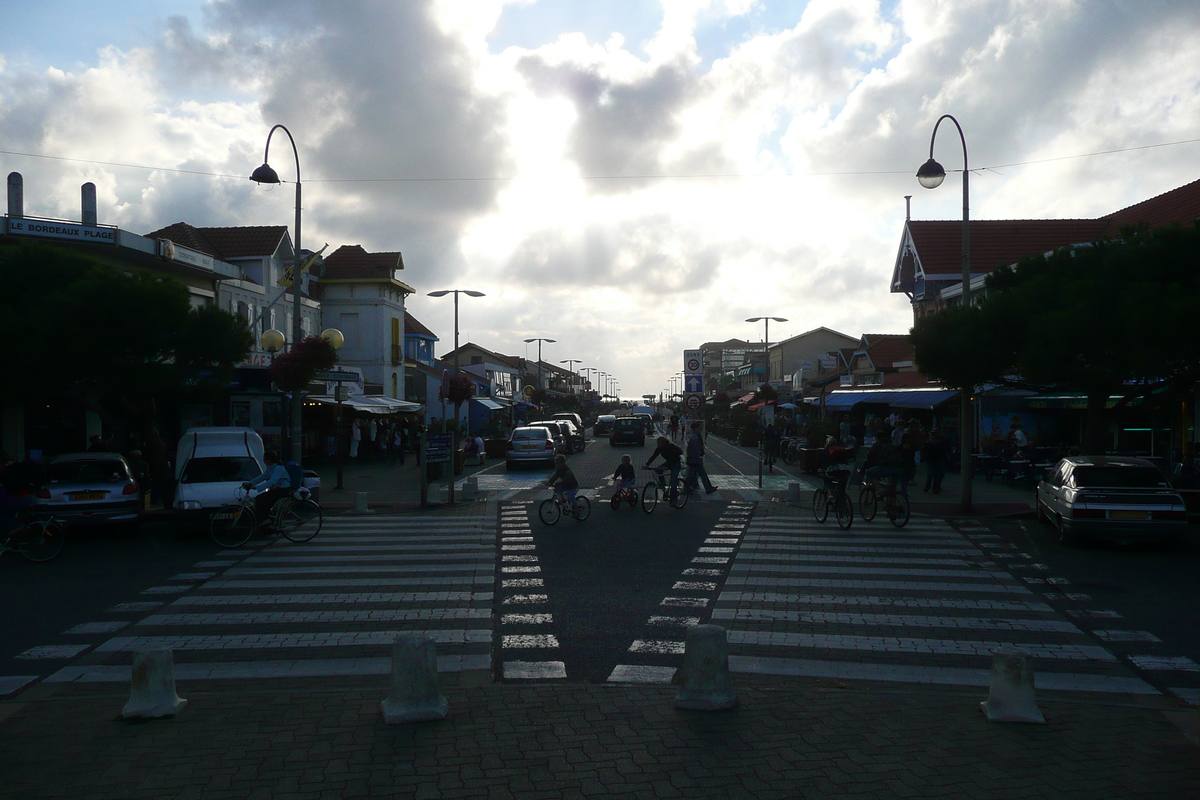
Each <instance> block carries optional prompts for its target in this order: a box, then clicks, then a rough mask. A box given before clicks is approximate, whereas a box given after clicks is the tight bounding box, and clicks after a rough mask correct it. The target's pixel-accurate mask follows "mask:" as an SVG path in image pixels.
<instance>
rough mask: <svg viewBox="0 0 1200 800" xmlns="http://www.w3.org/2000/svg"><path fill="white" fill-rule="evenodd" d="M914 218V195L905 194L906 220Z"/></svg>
mask: <svg viewBox="0 0 1200 800" xmlns="http://www.w3.org/2000/svg"><path fill="white" fill-rule="evenodd" d="M911 219H912V195H911V194H906V195H904V221H905V222H908V221H909V220H911Z"/></svg>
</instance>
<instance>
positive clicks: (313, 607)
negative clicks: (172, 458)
mask: <svg viewBox="0 0 1200 800" xmlns="http://www.w3.org/2000/svg"><path fill="white" fill-rule="evenodd" d="M226 554H227V555H233V554H236V555H240V556H242V558H241V559H238V560H231V561H230V562H228V568H227V569H225V570H224V571H223V572H217V573H214V574H209V575H206V576H203V577H200V576H196V578H195V580H196V582H195V583H192V584H191V585H189V586H186V587H181V591H180V593H181V594H183V596H181V597H178V598H173V599H169V600H168V601H167V602H165V604H162V605H158V604H156V605H157V607H156V608H153V611H152V613H150V614H149V615H148V616H145V617H144V618H142V619H141V620H138V621H137V622H136V624H134V625H133V626H132V627H128V628H125V629H124V630H122V634H124V635H120V636H112V637H111V638H109V639H108V640H107V641H104V642H103V643H102V644H100V645H99V646H98V647H97V648H96V650H95V653H96V654H98V655H100V656H103V663H101V664H89V665H73V666H71V667H68V668H66V669H63V670H60V671H59V672H57V673H55V674H54V675H51V676H50V677H49V678H48V679H47V680H48V681H50V682H61V681H83V682H87V681H113V680H128V679H129V674H130V664H131V662H132V657H133V653H134V652H135V651H138V650H144V649H148V648H160V647H169V648H171V649H172V651H173V652H174V659H175V665H176V674H177V676H179V677H180V678H182V679H230V678H232V679H237V678H256V677H257V678H263V677H286V676H303V677H310V678H311V677H336V676H346V675H379V674H387V672H388V671H389V667H388V663H389V658H390V648H391V644H392V642H393V640H394V639H395V637H396V636H397V635H399V634H405V633H415V634H421V635H426V636H430V637H431V638H433V639H434V641H435V642H437V648H438V668H439V670H440V671H443V672H457V671H464V670H487V671H490V670H491V649H492V639H493V633H492V631H493V611H492V608H493V604H494V600H495V596H494V592H495V581H496V561H497V559H496V556H497V552H496V518H495V517H494V516H485V515H482V514H480V515H475V516H469V517H411V516H382V515H380V516H370V517H340V516H331V517H327V518H326V520H325V526H324V527H323V528H322V530H321V533H320V534H319V535H318V536H317V538H315V539H313V540H312V541H310V542H306V543H304V544H293V543H290V542H287V541H284V540H279V541H275V542H272V543H270V544H269V545H268V546H266V547H260V548H253V547H251V548H241V549H239V550H235V551H226ZM213 566H217V565H216V564H215V563H213ZM179 579H180V580H184V577H183V576H179ZM164 588H166V587H164ZM163 594H167V593H166V592H163ZM146 610H148V611H149V610H151V609H149V608H148V609H146Z"/></svg>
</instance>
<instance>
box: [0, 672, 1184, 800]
mask: <svg viewBox="0 0 1200 800" xmlns="http://www.w3.org/2000/svg"><path fill="white" fill-rule="evenodd" d="M47 689H48V687H44V686H43V687H39V688H38V689H37V690H35V691H34V692H31V693H29V695H27V696H24V697H22V702H21V703H16V704H8V706H7V707H4V706H0V711H2V712H6V713H9V714H10V715H9V716H8V718H7V719H6V720H4V722H3V723H0V736H3V738H4V741H5V746H4V748H0V775H3V776H4V781H3V783H0V797H14V798H16V797H20V798H58V797H88V798H180V799H181V800H182V799H183V798H255V797H263V798H267V797H270V798H276V799H277V800H278V799H280V798H334V797H336V798H343V797H374V796H388V797H413V798H454V797H488V798H531V799H532V798H574V797H629V798H684V797H688V798H691V797H731V798H742V797H746V798H751V797H753V798H795V797H805V798H826V797H828V798H834V797H837V798H840V797H847V796H852V795H853V796H861V797H914V798H928V797H954V798H963V797H969V798H998V799H999V798H1003V799H1004V800H1009V799H1010V798H1014V797H1022V798H1080V799H1081V800H1083V799H1084V798H1086V799H1087V800H1097V798H1164V800H1165V799H1166V798H1171V800H1178V798H1189V797H1197V796H1200V751H1198V750H1197V748H1196V746H1195V745H1194V744H1191V743H1189V742H1187V741H1186V739H1185V738H1184V737H1183V736H1182V735H1181V734H1180V733H1179V731H1178V730H1177V729H1176V728H1174V727H1173V726H1172V725H1171V724H1170V723H1169V722H1168V721H1167V720H1166V719H1165V718H1164V717H1163V715H1161V714H1160V713H1158V712H1157V711H1155V710H1153V709H1151V708H1139V707H1137V706H1134V705H1130V704H1112V705H1107V704H1104V703H1096V702H1088V703H1081V702H1072V701H1067V700H1045V699H1043V700H1042V708H1043V711H1044V712H1045V715H1046V718H1047V724H1046V725H1044V726H1039V725H1019V724H1009V725H1002V724H996V723H989V722H988V721H987V720H986V719H985V717H984V716H983V714H982V713H980V711H979V708H978V701H979V699H980V697H981V695H980V693H979V692H978V691H968V692H964V691H954V690H947V689H937V688H922V689H920V690H919V691H914V690H908V689H902V690H897V689H895V688H893V687H881V686H879V685H871V684H858V685H856V687H855V688H853V689H849V688H844V687H842V686H840V685H839V684H838V682H837V681H809V682H806V683H803V684H797V683H795V682H789V683H788V684H782V683H778V682H774V683H773V682H770V681H765V680H751V679H739V680H738V681H737V690H738V699H739V704H738V706H737V707H736V708H734V709H733V710H730V711H724V712H700V711H677V710H675V709H673V708H672V707H671V700H672V698H673V697H674V692H675V689H674V688H673V687H670V686H615V685H570V684H561V683H560V684H535V685H529V684H524V685H521V684H517V685H496V684H491V685H483V686H475V687H468V686H450V687H445V694H446V697H447V699H448V700H449V702H450V716H449V717H448V718H447V719H445V720H442V721H439V722H428V723H417V724H411V725H406V726H388V725H385V724H384V723H383V720H382V717H381V714H380V711H379V702H380V700H382V699H383V698H384V697H385V696H386V694H387V687H386V678H382V677H381V678H379V679H376V680H375V681H374V682H373V683H370V684H369V685H368V684H366V683H365V682H364V681H362V680H360V681H358V682H353V681H349V680H348V681H347V685H346V686H345V688H342V689H338V690H331V689H329V688H328V685H327V684H319V685H318V684H314V685H312V686H303V685H298V684H297V683H295V682H291V683H288V684H287V688H286V689H281V688H279V687H278V686H271V685H267V684H263V683H261V682H260V683H254V684H245V683H236V684H235V683H229V684H226V685H215V686H214V685H213V684H206V685H205V687H204V689H203V690H202V691H201V690H194V691H189V690H188V687H187V686H185V685H182V684H181V692H180V693H181V695H183V696H185V697H187V698H188V699H189V701H190V703H189V705H188V706H187V707H186V708H185V709H184V710H183V711H182V712H181V713H180V714H179V715H178V716H177V717H175V718H172V719H164V720H157V721H152V722H144V723H130V722H125V721H120V720H117V719H115V717H116V716H117V714H118V713H119V711H120V709H121V706H122V705H123V704H124V701H125V699H126V695H125V694H124V693H122V692H121V691H118V687H115V686H100V687H97V686H95V685H93V686H89V687H83V686H61V687H60V688H59V689H58V690H57V691H48V690H47Z"/></svg>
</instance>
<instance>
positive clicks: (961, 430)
mask: <svg viewBox="0 0 1200 800" xmlns="http://www.w3.org/2000/svg"><path fill="white" fill-rule="evenodd" d="M944 120H950V121H951V122H953V123H954V127H955V128H957V129H958V138H959V140H960V141H961V142H962V149H963V172H962V190H963V215H962V307H963V308H966V309H969V308H970V307H971V190H970V180H969V179H970V176H971V171H970V167H969V166H968V162H967V137H966V136H964V135H963V129H962V126H961V125H959V124H958V120H956V119H955V118H954V117H952V116H951V115H949V114H943V115H942V116H940V117H939V118H938V121H937V123H936V124H934V126H933V135H932V136H930V137H929V160H928V161H926V162H925V163H924V164H922V165H921V168H920V169H919V170H917V180H918V181H919V182H920V184H921V185H922V186H924V187H925V188H926V189H936V188H937V187H939V186H941V185H942V181H944V180H945V179H946V169H945V167H943V166H942V165H941V164H939V163H938V162H937V161H934V159H933V143H934V141H935V140H936V139H937V132H938V127H939V126H940V125H941V124H942V122H943V121H944ZM960 390H961V391H962V398H961V399H962V410H961V411H960V412H959V420H958V451H959V452H958V457H959V461H958V465H959V470H958V474H959V490H958V499H959V503H960V504H961V505H962V513H964V514H968V513H970V511H971V478H972V475H971V472H972V469H971V468H972V466H973V464H972V462H971V449H972V446H973V439H974V438H975V437H974V436H973V435H972V427H973V426H972V425H971V392H972V391H973V387H968V386H963V387H960Z"/></svg>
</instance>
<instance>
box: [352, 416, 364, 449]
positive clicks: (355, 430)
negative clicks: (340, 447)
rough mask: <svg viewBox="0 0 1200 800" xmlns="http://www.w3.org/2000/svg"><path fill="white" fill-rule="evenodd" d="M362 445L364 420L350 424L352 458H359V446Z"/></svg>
mask: <svg viewBox="0 0 1200 800" xmlns="http://www.w3.org/2000/svg"><path fill="white" fill-rule="evenodd" d="M361 443H362V420H357V419H356V420H354V421H352V422H351V423H350V457H351V458H358V446H359V444H361Z"/></svg>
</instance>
